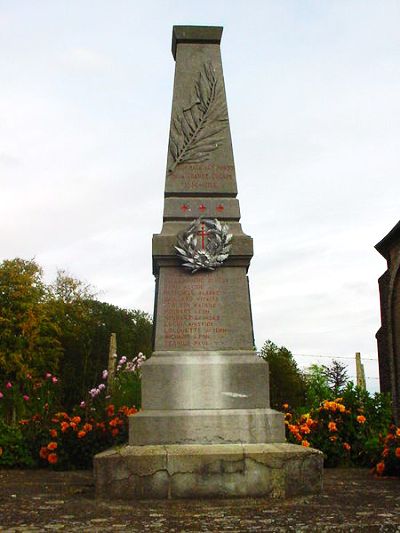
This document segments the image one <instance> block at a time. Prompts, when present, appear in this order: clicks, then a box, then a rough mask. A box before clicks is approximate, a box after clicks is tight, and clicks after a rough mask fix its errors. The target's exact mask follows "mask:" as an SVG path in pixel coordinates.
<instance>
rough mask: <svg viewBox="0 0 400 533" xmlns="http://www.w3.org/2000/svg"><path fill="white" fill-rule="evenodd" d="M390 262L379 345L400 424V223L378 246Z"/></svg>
mask: <svg viewBox="0 0 400 533" xmlns="http://www.w3.org/2000/svg"><path fill="white" fill-rule="evenodd" d="M375 248H376V249H377V250H378V252H379V253H380V254H381V255H383V257H384V258H385V259H386V261H387V270H386V272H385V273H384V274H383V275H382V276H381V277H380V278H379V292H380V302H381V327H380V328H379V330H378V332H377V334H376V339H377V341H378V358H379V379H380V388H381V392H390V393H391V394H392V398H393V414H394V418H395V421H396V423H397V424H398V425H399V424H400V221H399V222H398V223H397V224H396V226H395V227H394V228H393V229H392V230H391V231H389V233H388V234H387V235H386V236H385V237H384V238H383V239H382V240H381V241H380V242H378V244H377V245H376V246H375Z"/></svg>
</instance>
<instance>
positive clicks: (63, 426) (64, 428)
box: [61, 422, 69, 433]
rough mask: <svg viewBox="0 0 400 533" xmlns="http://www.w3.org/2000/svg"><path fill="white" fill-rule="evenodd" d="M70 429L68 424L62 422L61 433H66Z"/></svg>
mask: <svg viewBox="0 0 400 533" xmlns="http://www.w3.org/2000/svg"><path fill="white" fill-rule="evenodd" d="M68 428H69V424H68V422H61V431H62V432H63V433H65V432H66V431H67V429H68Z"/></svg>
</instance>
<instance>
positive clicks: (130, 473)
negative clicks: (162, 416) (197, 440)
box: [95, 444, 323, 500]
mask: <svg viewBox="0 0 400 533" xmlns="http://www.w3.org/2000/svg"><path fill="white" fill-rule="evenodd" d="M157 448H158V451H157V452H156V451H155V449H157ZM146 450H149V453H148V455H147V454H146ZM155 456H156V457H157V460H156V461H155V460H154V457H155ZM128 458H129V459H128ZM322 462H323V455H322V453H321V452H319V451H317V450H313V449H310V448H303V447H300V446H296V445H293V444H262V445H251V444H247V445H241V444H230V445H229V444H228V445H227V444H221V445H184V446H182V445H168V446H153V447H148V446H146V447H140V446H126V447H125V448H120V449H115V450H113V451H112V452H111V453H110V452H106V454H98V455H97V456H96V458H95V479H96V494H97V496H100V497H107V498H109V497H117V498H123V499H127V500H134V499H142V498H167V497H168V498H203V497H205V498H211V497H219V498H224V497H237V496H269V497H271V498H284V497H287V496H289V495H290V496H295V495H299V494H302V495H305V494H315V493H318V492H320V491H321V489H322ZM147 463H148V464H147ZM138 465H139V466H138Z"/></svg>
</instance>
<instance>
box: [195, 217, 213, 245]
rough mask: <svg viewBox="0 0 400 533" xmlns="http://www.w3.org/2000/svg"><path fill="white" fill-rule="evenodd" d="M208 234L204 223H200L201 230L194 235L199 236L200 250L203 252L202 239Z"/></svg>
mask: <svg viewBox="0 0 400 533" xmlns="http://www.w3.org/2000/svg"><path fill="white" fill-rule="evenodd" d="M209 234H210V232H209V231H206V230H205V226H204V222H202V223H201V230H200V231H198V232H197V233H196V235H200V236H201V249H202V250H204V242H205V241H204V238H205V237H207V236H208V235H209Z"/></svg>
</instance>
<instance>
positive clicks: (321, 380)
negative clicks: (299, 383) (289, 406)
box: [304, 365, 333, 411]
mask: <svg viewBox="0 0 400 533" xmlns="http://www.w3.org/2000/svg"><path fill="white" fill-rule="evenodd" d="M304 379H305V385H306V391H305V410H306V411H309V410H310V409H312V408H316V407H318V406H319V405H320V404H321V402H322V401H323V400H330V399H331V398H333V393H332V391H331V390H330V388H329V383H328V379H327V377H326V374H325V372H324V369H323V367H322V366H320V365H311V366H310V367H309V368H308V369H307V371H306V372H305V373H304Z"/></svg>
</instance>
